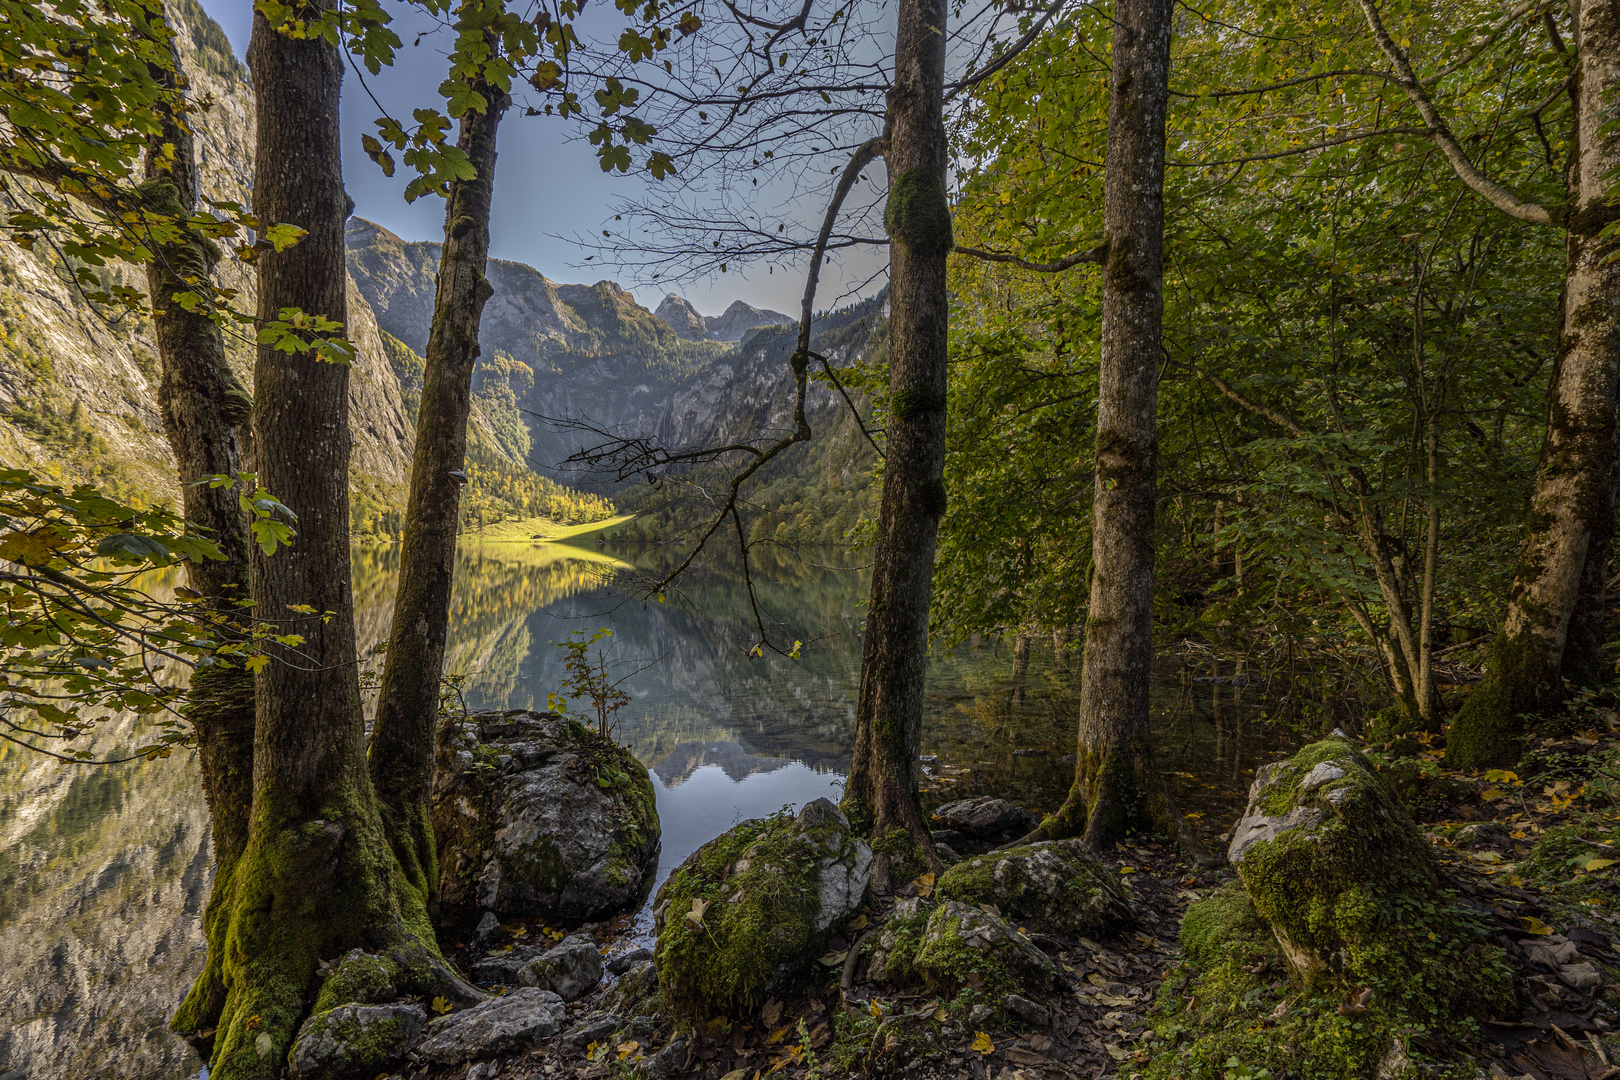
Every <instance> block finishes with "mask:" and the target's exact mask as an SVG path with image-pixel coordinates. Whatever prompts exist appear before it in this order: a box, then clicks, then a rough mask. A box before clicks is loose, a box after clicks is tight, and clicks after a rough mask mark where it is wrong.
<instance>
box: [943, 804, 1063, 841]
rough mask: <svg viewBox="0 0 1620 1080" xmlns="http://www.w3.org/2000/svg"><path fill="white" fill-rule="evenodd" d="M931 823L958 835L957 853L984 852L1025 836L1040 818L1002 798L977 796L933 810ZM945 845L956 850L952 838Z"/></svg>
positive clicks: (1037, 823) (1038, 822)
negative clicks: (948, 844) (960, 841)
mask: <svg viewBox="0 0 1620 1080" xmlns="http://www.w3.org/2000/svg"><path fill="white" fill-rule="evenodd" d="M933 823H934V825H935V826H937V827H938V828H940V829H949V830H952V831H953V832H956V833H959V834H960V835H961V837H962V845H963V846H962V847H961V848H958V850H965V851H985V850H988V849H990V848H993V847H996V846H998V845H1001V844H1005V843H1007V842H1008V841H1011V840H1017V839H1018V838H1019V837H1021V836H1024V835H1027V834H1028V833H1029V832H1030V831H1031V830H1032V829H1034V828H1035V826H1037V825H1039V824H1040V819H1039V818H1037V817H1036V816H1035V815H1034V814H1032V813H1030V812H1029V811H1028V810H1025V809H1023V808H1022V807H1019V806H1015V805H1013V804H1012V803H1010V802H1008V801H1007V800H1006V799H997V798H995V797H993V796H990V795H981V796H980V797H979V798H977V799H959V800H957V801H956V802H948V803H945V804H944V805H943V806H941V807H940V808H939V809H937V810H935V811H934V820H933ZM947 843H950V845H951V846H952V847H956V843H955V839H954V838H951V839H949V840H947Z"/></svg>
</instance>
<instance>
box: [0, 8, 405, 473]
mask: <svg viewBox="0 0 1620 1080" xmlns="http://www.w3.org/2000/svg"><path fill="white" fill-rule="evenodd" d="M169 13H170V17H171V18H172V19H173V20H174V23H175V26H176V29H177V30H178V31H179V39H178V43H179V46H180V54H181V64H182V66H183V67H184V69H185V71H186V73H187V75H188V76H189V78H190V80H191V88H192V93H193V96H194V98H195V99H196V100H198V101H199V102H202V101H211V102H212V105H211V107H210V108H208V109H207V110H206V112H204V113H203V115H202V120H201V122H200V123H199V124H197V125H196V126H197V156H198V168H199V173H200V179H201V187H202V192H203V194H204V195H205V196H206V197H207V198H210V199H215V200H229V201H235V202H242V203H246V202H247V201H248V199H249V194H248V193H249V190H250V188H251V183H252V160H253V154H252V150H253V122H254V121H253V92H252V88H251V87H250V86H249V85H248V82H247V71H246V69H245V68H243V67H242V65H241V64H240V63H239V62H238V61H237V60H236V58H235V57H234V56H233V55H232V53H231V49H230V43H229V41H228V40H227V39H226V37H225V34H224V32H223V31H222V30H220V28H219V26H218V24H216V23H215V22H214V21H213V20H212V19H210V18H209V17H208V16H207V15H206V14H204V12H203V10H202V8H201V7H199V6H198V5H197V3H196V0H172V2H171V4H170V7H169ZM70 270H71V268H70V267H69V266H68V264H67V263H66V262H64V261H63V259H62V258H61V257H59V256H57V255H56V254H55V253H54V252H53V251H52V250H51V249H50V248H49V247H48V246H47V245H44V244H40V245H36V247H35V250H34V251H33V252H32V253H31V252H27V251H23V250H22V249H21V248H18V247H15V246H12V245H4V246H0V462H3V463H5V464H7V465H11V466H14V467H24V468H31V469H35V470H38V471H41V472H43V473H46V474H48V475H52V476H54V477H57V478H60V479H62V480H63V481H68V482H71V481H76V480H91V481H94V482H96V483H98V484H101V485H103V486H106V487H108V488H111V489H113V490H116V491H119V492H140V493H145V494H147V495H151V496H159V497H161V496H169V497H172V496H175V495H177V494H178V488H177V486H176V484H175V481H174V475H173V461H172V457H171V455H170V452H169V447H168V443H167V441H166V440H165V439H164V436H163V426H162V419H161V416H160V414H159V412H158V406H157V384H158V377H159V371H158V359H157V349H156V345H155V344H154V341H153V337H152V326H151V322H150V320H148V319H145V318H140V317H136V316H131V315H128V314H122V313H118V312H114V311H112V310H110V309H108V308H105V307H102V306H99V305H96V304H92V303H91V302H89V301H88V300H86V299H85V298H84V296H83V295H82V292H81V291H80V289H79V288H78V286H77V285H76V284H75V283H74V280H73V276H72V273H71V272H70ZM104 274H105V277H106V280H108V281H118V282H121V283H123V284H128V285H132V286H135V287H137V288H141V289H144V288H145V283H146V279H145V273H144V270H142V269H141V268H138V267H108V268H106V270H105V271H104ZM218 275H219V279H220V282H221V284H223V285H225V286H227V287H229V288H233V289H237V290H239V291H240V294H241V295H240V296H239V297H238V299H237V303H238V304H239V305H240V306H241V307H242V308H243V309H244V310H248V311H251V310H252V309H253V306H254V280H253V275H252V273H251V271H250V269H249V268H248V267H246V266H244V265H243V264H242V263H240V262H238V261H236V260H234V259H227V260H225V261H224V262H223V263H221V265H220V268H219V271H218ZM349 314H350V324H351V326H350V333H351V336H352V337H353V338H354V340H355V341H356V343H357V344H358V345H359V347H360V356H359V359H358V360H357V361H356V363H355V368H354V373H353V378H352V379H351V385H350V402H349V404H350V410H351V421H352V429H353V432H354V463H353V471H354V474H355V475H357V476H364V477H368V478H373V479H374V481H375V482H378V483H382V484H390V485H392V484H400V483H403V482H404V481H405V479H406V478H407V476H408V474H409V468H410V454H411V438H412V434H411V433H412V418H411V417H409V416H407V415H406V413H405V410H404V406H403V403H402V401H401V398H400V393H399V387H398V385H397V382H396V381H395V380H394V379H393V377H392V375H391V372H390V368H389V365H388V363H387V360H386V358H385V357H384V355H383V352H382V348H381V341H380V338H379V336H378V334H377V328H376V320H375V319H374V318H373V317H372V315H371V312H370V310H369V309H368V308H367V307H366V304H365V301H364V299H363V297H362V296H361V295H360V294H359V293H358V292H356V291H355V290H354V289H353V288H352V287H351V289H350V291H349ZM229 351H230V356H231V362H232V365H233V366H234V367H235V368H236V369H237V372H238V374H239V375H240V376H241V377H242V379H243V382H244V383H245V384H246V385H248V386H250V387H251V386H252V383H253V379H252V373H251V368H252V362H253V346H252V336H251V334H250V333H249V332H248V331H246V330H243V329H236V330H233V331H232V332H231V337H230V340H229Z"/></svg>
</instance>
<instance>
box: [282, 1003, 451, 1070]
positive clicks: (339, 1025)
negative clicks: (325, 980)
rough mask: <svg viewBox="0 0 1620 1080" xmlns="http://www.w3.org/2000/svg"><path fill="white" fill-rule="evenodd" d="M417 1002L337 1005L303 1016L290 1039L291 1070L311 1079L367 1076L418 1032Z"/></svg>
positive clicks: (423, 1016)
mask: <svg viewBox="0 0 1620 1080" xmlns="http://www.w3.org/2000/svg"><path fill="white" fill-rule="evenodd" d="M426 1024H427V1013H426V1012H424V1011H423V1010H422V1007H421V1006H420V1005H411V1004H394V1005H339V1006H338V1007H337V1008H335V1009H327V1010H326V1011H324V1012H318V1013H315V1014H314V1015H312V1016H311V1017H310V1018H309V1019H308V1020H305V1021H304V1025H303V1027H301V1028H299V1029H298V1037H297V1038H296V1039H295V1040H294V1041H293V1048H292V1061H291V1064H292V1073H293V1075H294V1076H300V1077H314V1078H316V1080H341V1078H345V1077H356V1078H363V1080H371V1078H372V1077H374V1076H376V1075H377V1074H378V1073H380V1072H384V1071H386V1069H387V1066H388V1065H390V1064H392V1063H393V1062H396V1061H399V1060H400V1059H401V1058H403V1057H404V1056H405V1055H406V1054H408V1053H410V1051H411V1050H412V1049H413V1048H414V1047H415V1046H416V1044H417V1042H418V1041H420V1039H421V1038H422V1028H423V1027H424V1026H425V1025H426Z"/></svg>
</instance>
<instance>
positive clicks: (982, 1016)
mask: <svg viewBox="0 0 1620 1080" xmlns="http://www.w3.org/2000/svg"><path fill="white" fill-rule="evenodd" d="M995 1015H996V1010H994V1009H992V1008H991V1007H990V1006H988V1005H975V1006H973V1008H972V1009H971V1010H969V1012H968V1026H969V1027H974V1028H979V1027H983V1026H984V1025H985V1024H988V1023H989V1022H990V1018H991V1017H993V1016H995Z"/></svg>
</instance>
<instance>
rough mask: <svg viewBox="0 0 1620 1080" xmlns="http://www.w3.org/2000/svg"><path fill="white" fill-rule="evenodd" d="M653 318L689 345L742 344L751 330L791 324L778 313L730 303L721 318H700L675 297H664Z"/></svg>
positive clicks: (714, 316)
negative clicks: (734, 342) (690, 343)
mask: <svg viewBox="0 0 1620 1080" xmlns="http://www.w3.org/2000/svg"><path fill="white" fill-rule="evenodd" d="M653 314H654V315H656V316H658V317H659V318H660V319H663V320H664V321H665V322H666V323H668V324H669V326H670V329H672V330H674V331H675V333H676V334H678V335H679V336H681V337H683V338H686V339H687V340H688V341H741V340H742V339H743V338H745V337H747V336H748V332H749V331H750V330H757V329H758V328H759V327H761V326H783V325H786V324H790V323H792V322H793V321H794V320H793V318H792V317H791V316H788V315H784V314H782V313H781V312H780V311H771V310H769V309H765V310H761V309H760V308H757V307H754V306H753V305H752V304H746V303H744V302H743V301H741V300H733V301H732V302H731V306H730V307H728V308H726V310H725V313H724V314H722V315H700V314H699V313H698V310H697V308H695V307H693V306H692V304H691V302H690V301H688V300H687V299H686V298H685V297H683V296H677V295H676V294H675V293H670V294H669V295H668V296H666V297H664V302H663V303H661V304H659V305H658V310H657V311H655V312H653Z"/></svg>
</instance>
